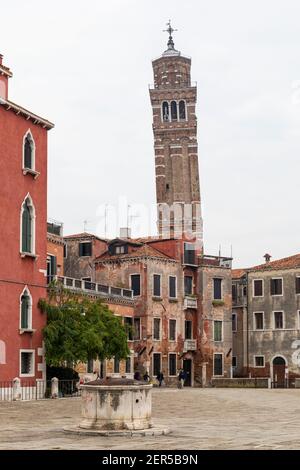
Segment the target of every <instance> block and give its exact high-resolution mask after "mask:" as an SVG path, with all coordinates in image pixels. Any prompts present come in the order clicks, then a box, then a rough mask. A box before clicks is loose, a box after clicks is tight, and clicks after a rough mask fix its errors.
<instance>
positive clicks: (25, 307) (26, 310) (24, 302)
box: [20, 289, 32, 330]
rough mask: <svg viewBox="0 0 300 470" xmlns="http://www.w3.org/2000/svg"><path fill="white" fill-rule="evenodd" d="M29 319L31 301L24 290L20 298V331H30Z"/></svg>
mask: <svg viewBox="0 0 300 470" xmlns="http://www.w3.org/2000/svg"><path fill="white" fill-rule="evenodd" d="M31 319H32V300H31V296H30V293H29V291H28V290H27V289H25V290H24V292H23V294H22V296H21V318H20V329H21V330H31V328H32V321H31Z"/></svg>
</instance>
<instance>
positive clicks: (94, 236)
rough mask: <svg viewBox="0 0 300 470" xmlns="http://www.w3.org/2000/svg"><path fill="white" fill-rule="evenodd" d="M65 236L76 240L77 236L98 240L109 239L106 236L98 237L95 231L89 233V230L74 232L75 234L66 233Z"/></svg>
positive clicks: (104, 240)
mask: <svg viewBox="0 0 300 470" xmlns="http://www.w3.org/2000/svg"><path fill="white" fill-rule="evenodd" d="M64 238H68V239H74V240H76V239H77V238H97V240H101V241H102V242H107V241H108V240H106V239H105V238H100V237H97V235H94V234H93V233H88V232H82V233H74V234H73V235H66V236H64Z"/></svg>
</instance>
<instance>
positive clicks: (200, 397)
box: [0, 389, 300, 450]
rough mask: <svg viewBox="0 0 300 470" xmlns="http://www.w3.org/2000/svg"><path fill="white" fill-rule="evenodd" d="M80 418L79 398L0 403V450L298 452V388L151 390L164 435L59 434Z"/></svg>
mask: <svg viewBox="0 0 300 470" xmlns="http://www.w3.org/2000/svg"><path fill="white" fill-rule="evenodd" d="M79 419H80V398H69V399H68V398H67V399H60V400H44V401H36V402H17V403H9V402H0V423H1V428H0V449H112V450H114V449H123V450H124V449H145V450H146V449H155V450H159V449H161V450H165V449H300V389H299V390H245V389H242V390H241V389H184V390H175V389H174V390H173V389H162V390H158V389H154V390H153V420H154V421H155V423H156V424H159V425H164V426H169V427H170V428H171V430H172V433H171V434H169V435H167V436H157V437H133V438H130V437H129V438H128V437H126V438H124V437H114V438H110V437H107V438H103V437H90V436H74V435H68V434H65V433H63V432H62V428H63V427H64V426H70V425H72V424H76V423H77V422H78V421H79Z"/></svg>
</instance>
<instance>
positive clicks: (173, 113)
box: [171, 101, 177, 121]
mask: <svg viewBox="0 0 300 470" xmlns="http://www.w3.org/2000/svg"><path fill="white" fill-rule="evenodd" d="M171 119H172V121H177V103H176V101H172V102H171Z"/></svg>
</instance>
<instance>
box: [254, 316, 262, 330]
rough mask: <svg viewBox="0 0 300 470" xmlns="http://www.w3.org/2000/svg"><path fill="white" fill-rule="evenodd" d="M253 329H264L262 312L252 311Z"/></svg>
mask: <svg viewBox="0 0 300 470" xmlns="http://www.w3.org/2000/svg"><path fill="white" fill-rule="evenodd" d="M254 329H255V330H263V329H264V314H263V312H255V313H254Z"/></svg>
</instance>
